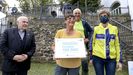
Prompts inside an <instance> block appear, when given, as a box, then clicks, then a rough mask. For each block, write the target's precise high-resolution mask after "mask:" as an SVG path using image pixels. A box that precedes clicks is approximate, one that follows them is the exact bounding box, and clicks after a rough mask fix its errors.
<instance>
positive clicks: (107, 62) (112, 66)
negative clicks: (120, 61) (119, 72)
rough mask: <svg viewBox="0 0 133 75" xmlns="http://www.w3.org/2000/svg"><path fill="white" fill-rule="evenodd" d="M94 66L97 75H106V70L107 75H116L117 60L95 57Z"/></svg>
mask: <svg viewBox="0 0 133 75" xmlns="http://www.w3.org/2000/svg"><path fill="white" fill-rule="evenodd" d="M93 66H94V69H95V73H96V75H104V68H105V71H106V75H115V71H116V59H102V58H100V57H97V56H93Z"/></svg>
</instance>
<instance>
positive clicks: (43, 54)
mask: <svg viewBox="0 0 133 75" xmlns="http://www.w3.org/2000/svg"><path fill="white" fill-rule="evenodd" d="M64 26H65V25H64V24H63V21H62V20H60V23H56V24H55V23H54V24H50V23H47V22H46V21H41V20H31V22H30V29H31V30H32V31H34V33H35V38H36V47H37V48H36V52H35V54H34V56H33V61H35V62H49V61H50V62H51V61H52V60H53V51H52V49H51V45H52V43H53V41H54V36H55V33H56V31H57V30H58V29H61V28H63V27H64Z"/></svg>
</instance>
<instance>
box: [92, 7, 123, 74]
mask: <svg viewBox="0 0 133 75" xmlns="http://www.w3.org/2000/svg"><path fill="white" fill-rule="evenodd" d="M109 17H110V13H109V11H107V10H105V9H104V10H101V11H100V12H99V19H100V24H99V25H98V26H96V27H94V33H93V37H92V39H91V42H90V53H91V58H90V59H91V61H90V63H93V66H94V69H95V73H96V75H104V69H105V71H106V72H105V73H106V75H115V72H116V68H118V70H121V69H122V52H121V50H120V43H119V35H118V28H117V27H116V26H114V25H112V24H110V23H109Z"/></svg>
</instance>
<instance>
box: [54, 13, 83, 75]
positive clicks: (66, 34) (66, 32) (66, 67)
mask: <svg viewBox="0 0 133 75" xmlns="http://www.w3.org/2000/svg"><path fill="white" fill-rule="evenodd" d="M74 23H75V18H74V16H73V15H68V16H66V17H65V24H66V28H65V29H60V30H58V31H57V33H56V35H55V38H84V36H83V35H82V33H81V32H80V31H77V30H74V28H73V27H74ZM52 49H53V51H54V45H53V46H52ZM55 60H56V64H57V66H56V69H55V75H79V68H80V65H81V58H58V59H57V58H56V59H55Z"/></svg>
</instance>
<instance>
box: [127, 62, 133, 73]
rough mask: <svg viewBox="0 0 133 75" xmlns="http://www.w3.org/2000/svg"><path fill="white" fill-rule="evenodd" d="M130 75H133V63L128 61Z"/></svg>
mask: <svg viewBox="0 0 133 75" xmlns="http://www.w3.org/2000/svg"><path fill="white" fill-rule="evenodd" d="M128 71H129V75H133V61H128Z"/></svg>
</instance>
